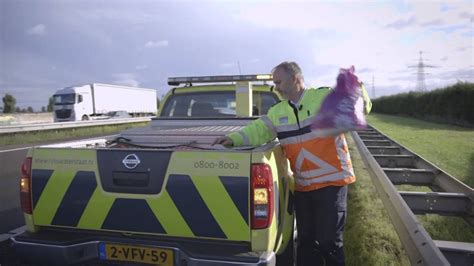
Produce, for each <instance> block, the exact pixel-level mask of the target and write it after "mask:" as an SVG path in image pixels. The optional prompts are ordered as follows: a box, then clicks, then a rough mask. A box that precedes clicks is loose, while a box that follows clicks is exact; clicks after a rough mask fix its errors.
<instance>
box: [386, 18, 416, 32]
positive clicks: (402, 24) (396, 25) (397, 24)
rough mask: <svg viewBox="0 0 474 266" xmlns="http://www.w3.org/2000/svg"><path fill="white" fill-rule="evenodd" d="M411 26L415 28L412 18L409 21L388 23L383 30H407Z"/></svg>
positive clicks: (402, 20) (414, 21)
mask: <svg viewBox="0 0 474 266" xmlns="http://www.w3.org/2000/svg"><path fill="white" fill-rule="evenodd" d="M412 26H416V18H415V17H414V16H413V17H411V18H409V19H399V20H396V21H394V22H392V23H389V24H387V25H385V28H388V29H390V28H393V29H397V30H399V29H404V28H408V27H412Z"/></svg>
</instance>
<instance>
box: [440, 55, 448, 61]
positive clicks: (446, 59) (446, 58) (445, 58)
mask: <svg viewBox="0 0 474 266" xmlns="http://www.w3.org/2000/svg"><path fill="white" fill-rule="evenodd" d="M439 60H441V61H444V62H445V61H448V57H447V56H445V57H442V58H440V59H439Z"/></svg>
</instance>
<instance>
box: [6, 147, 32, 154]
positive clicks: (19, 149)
mask: <svg viewBox="0 0 474 266" xmlns="http://www.w3.org/2000/svg"><path fill="white" fill-rule="evenodd" d="M29 148H31V147H25V148H17V149H11V150H3V151H0V153H2V152H11V151H21V150H26V149H29Z"/></svg>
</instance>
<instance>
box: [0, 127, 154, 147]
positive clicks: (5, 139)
mask: <svg viewBox="0 0 474 266" xmlns="http://www.w3.org/2000/svg"><path fill="white" fill-rule="evenodd" d="M147 124H148V122H140V123H132V124H121V125H109V126H94V127H81V128H71V129H58V130H44V131H36V132H25V133H15V134H4V135H1V137H0V147H3V146H9V145H19V144H28V143H38V142H45V141H51V140H65V139H70V138H75V137H88V136H98V135H103V134H114V133H118V132H120V131H122V130H125V129H128V128H132V127H139V126H146V125H147Z"/></svg>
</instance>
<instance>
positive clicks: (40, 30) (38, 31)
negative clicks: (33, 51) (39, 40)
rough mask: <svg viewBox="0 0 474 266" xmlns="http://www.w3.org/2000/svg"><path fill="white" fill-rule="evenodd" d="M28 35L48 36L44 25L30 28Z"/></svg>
mask: <svg viewBox="0 0 474 266" xmlns="http://www.w3.org/2000/svg"><path fill="white" fill-rule="evenodd" d="M26 34H28V35H44V34H46V26H45V25H43V24H38V25H36V26H34V27H32V28H29V29H28V30H27V31H26Z"/></svg>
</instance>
